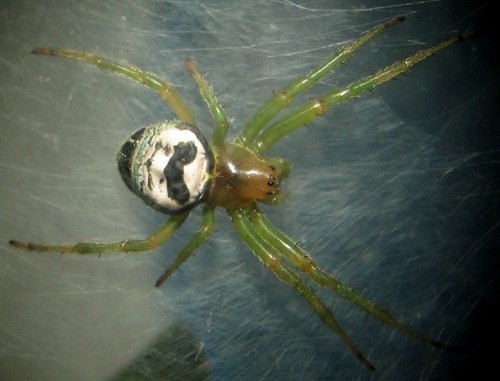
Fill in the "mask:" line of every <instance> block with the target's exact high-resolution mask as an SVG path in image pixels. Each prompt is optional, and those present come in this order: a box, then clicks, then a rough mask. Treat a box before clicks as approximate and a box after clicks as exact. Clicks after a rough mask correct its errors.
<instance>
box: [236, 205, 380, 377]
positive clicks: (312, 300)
mask: <svg viewBox="0 0 500 381" xmlns="http://www.w3.org/2000/svg"><path fill="white" fill-rule="evenodd" d="M228 214H229V215H230V217H231V220H232V222H233V225H234V227H235V229H236V230H237V232H238V233H239V234H240V236H241V237H242V238H243V240H244V241H245V242H246V244H247V245H248V247H249V248H250V249H251V250H252V251H253V252H254V253H255V255H256V256H257V258H258V259H259V260H260V261H261V262H262V263H263V264H264V265H265V266H266V267H268V268H269V269H270V270H271V271H272V272H273V273H274V274H275V275H276V276H277V277H278V279H280V280H281V281H283V282H284V283H286V284H288V285H289V286H291V287H293V288H294V289H296V290H297V291H298V292H299V293H300V294H301V295H302V297H303V298H304V299H305V300H306V301H307V302H308V303H309V304H310V306H311V307H312V308H313V310H314V311H315V312H316V314H317V315H318V316H319V317H320V318H321V320H322V321H323V322H324V323H325V324H326V325H328V327H330V328H331V329H332V330H333V331H335V332H336V333H337V335H339V337H340V338H341V339H342V340H343V341H344V343H345V344H346V345H347V346H348V347H349V348H350V349H351V351H352V352H353V353H354V354H355V355H356V357H357V358H358V359H359V361H361V363H363V365H364V366H366V367H367V368H368V369H370V370H375V367H374V366H373V365H372V364H371V363H370V362H369V361H368V359H367V358H366V357H365V355H363V353H362V352H361V350H360V349H359V348H358V347H357V346H356V344H354V343H353V342H352V340H351V339H350V338H349V336H347V334H346V333H345V331H344V330H343V329H342V327H341V326H340V325H339V324H338V322H337V320H336V319H335V317H334V315H333V312H332V311H331V310H330V309H329V308H328V307H327V306H325V304H324V303H323V302H322V301H321V300H320V299H319V298H318V296H317V295H316V294H315V293H314V291H313V290H312V289H311V288H310V287H309V286H308V285H307V284H306V283H305V282H304V281H303V280H302V279H301V278H300V277H299V276H298V275H297V274H296V273H295V272H294V271H293V270H291V269H290V268H289V267H287V266H286V265H285V264H284V263H283V261H282V260H281V258H280V255H281V253H280V251H279V250H278V249H277V248H276V247H275V246H274V245H273V243H272V242H269V241H268V240H266V238H265V237H263V236H262V235H260V234H259V232H258V231H257V230H256V228H255V225H254V223H253V222H252V221H250V218H249V216H248V215H247V214H246V212H245V210H244V209H236V210H233V211H228Z"/></svg>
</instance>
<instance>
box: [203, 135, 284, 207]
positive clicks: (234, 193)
mask: <svg viewBox="0 0 500 381" xmlns="http://www.w3.org/2000/svg"><path fill="white" fill-rule="evenodd" d="M283 177H284V176H282V170H281V168H279V167H277V166H276V165H275V164H274V163H273V162H272V161H270V160H266V159H263V158H259V157H258V156H257V155H255V154H254V153H253V152H251V151H249V150H248V149H246V148H244V147H241V146H239V145H237V144H226V145H224V146H223V147H221V148H218V150H217V155H216V168H215V178H214V179H213V183H212V187H211V189H210V191H209V194H208V198H207V202H208V203H209V204H211V205H215V206H221V207H224V208H226V209H236V208H240V207H243V206H245V205H247V204H249V203H250V202H252V201H255V200H257V201H267V200H269V199H271V198H273V197H274V196H276V195H277V193H278V188H279V186H280V183H281V180H282V178H283Z"/></svg>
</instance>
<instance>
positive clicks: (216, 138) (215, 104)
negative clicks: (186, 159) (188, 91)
mask: <svg viewBox="0 0 500 381" xmlns="http://www.w3.org/2000/svg"><path fill="white" fill-rule="evenodd" d="M186 66H187V68H188V70H189V72H190V73H191V75H192V76H193V78H194V80H195V81H196V84H197V85H198V88H199V90H200V94H201V97H202V98H203V99H204V100H205V102H206V104H207V106H208V109H209V110H210V113H211V114H212V116H213V118H214V119H215V122H216V123H217V125H216V126H215V130H214V132H213V134H212V143H214V144H215V145H219V144H222V143H224V139H225V138H226V135H227V130H228V129H229V122H228V120H227V116H226V113H225V112H224V110H223V109H222V106H221V104H220V103H219V101H218V100H217V97H216V96H215V93H214V91H213V89H212V86H211V85H210V84H209V83H208V82H207V81H206V80H205V78H203V76H202V75H201V73H200V72H199V71H198V69H197V68H196V65H195V64H194V62H193V61H192V60H190V59H188V60H186Z"/></svg>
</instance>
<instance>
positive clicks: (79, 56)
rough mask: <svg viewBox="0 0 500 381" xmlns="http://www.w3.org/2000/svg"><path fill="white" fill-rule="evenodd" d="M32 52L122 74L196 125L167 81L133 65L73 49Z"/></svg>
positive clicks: (189, 111) (176, 113) (182, 101)
mask: <svg viewBox="0 0 500 381" xmlns="http://www.w3.org/2000/svg"><path fill="white" fill-rule="evenodd" d="M31 53H32V54H44V55H48V56H55V57H66V58H71V59H75V60H80V61H85V62H87V63H90V64H92V65H95V66H97V67H98V68H100V69H104V70H109V71H112V72H114V73H118V74H122V75H124V76H125V77H127V78H130V79H132V80H134V81H136V82H139V83H140V84H142V85H144V86H146V87H149V88H150V89H153V90H155V91H156V92H158V93H159V94H160V96H161V97H162V99H163V100H164V101H165V102H166V103H167V104H168V105H169V106H170V108H171V109H172V111H173V112H174V113H175V115H176V116H177V118H179V119H180V120H182V121H184V122H186V123H189V124H192V125H193V126H196V120H195V118H194V116H193V113H192V112H191V110H190V109H189V107H188V105H187V104H186V102H185V101H184V100H183V99H182V97H181V96H180V95H179V94H178V93H177V90H176V89H175V88H174V87H173V86H172V85H170V84H169V83H167V82H164V81H163V80H161V79H160V78H158V77H157V76H156V75H154V74H151V73H148V72H146V71H143V70H140V69H137V68H135V67H133V66H128V65H123V64H121V63H118V62H115V61H112V60H108V59H107V58H103V57H100V56H97V55H95V54H89V53H80V52H76V51H73V50H56V49H47V48H37V49H33V50H32V51H31Z"/></svg>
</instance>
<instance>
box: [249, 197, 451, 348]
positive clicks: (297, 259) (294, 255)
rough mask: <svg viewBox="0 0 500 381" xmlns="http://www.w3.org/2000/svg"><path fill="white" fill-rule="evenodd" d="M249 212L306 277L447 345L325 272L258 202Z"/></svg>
mask: <svg viewBox="0 0 500 381" xmlns="http://www.w3.org/2000/svg"><path fill="white" fill-rule="evenodd" d="M245 211H246V213H247V215H248V217H249V219H250V221H251V222H252V224H253V226H254V229H255V230H256V231H257V232H258V234H259V235H260V236H261V237H263V238H264V239H265V240H266V241H268V242H269V243H271V244H272V245H273V246H274V247H275V248H276V249H277V250H278V251H279V252H280V254H281V255H282V256H283V257H284V258H286V259H287V260H288V261H289V262H290V263H291V264H293V265H294V266H295V267H297V268H298V269H299V270H300V271H301V272H302V273H304V274H305V275H306V276H308V277H310V278H311V279H312V280H314V281H315V282H316V283H317V284H318V285H320V286H322V287H325V288H328V289H330V290H333V291H334V292H336V293H337V294H338V295H340V296H342V297H343V298H345V299H347V300H348V301H350V302H352V303H354V304H355V305H356V306H357V307H359V308H360V309H362V310H364V311H365V312H367V313H369V314H370V315H372V316H374V317H376V318H377V319H379V320H380V321H381V322H382V323H386V324H389V325H391V326H393V327H394V328H397V329H398V330H400V331H402V332H404V333H405V334H407V335H408V336H410V337H413V338H416V339H418V340H421V341H423V342H425V343H427V344H431V345H433V346H435V347H438V348H443V347H447V345H446V344H443V343H441V342H439V341H436V340H434V339H431V338H429V337H427V336H425V335H422V334H421V333H419V332H417V331H415V330H413V329H412V328H410V327H408V326H406V325H404V324H401V323H400V322H399V321H397V320H396V318H394V317H393V316H392V315H391V314H390V313H389V312H388V311H386V310H384V309H383V308H380V307H379V306H377V305H376V304H374V303H373V302H371V301H370V300H368V299H366V298H364V297H363V296H361V295H360V294H359V293H357V292H356V291H354V290H353V289H352V288H349V287H346V286H344V285H343V284H342V283H341V282H340V281H339V280H337V279H335V278H334V277H333V276H332V275H330V274H327V273H325V272H324V271H323V270H321V269H320V268H319V267H318V266H317V264H316V263H314V261H313V260H312V259H311V257H310V256H309V254H308V253H307V252H306V251H305V250H303V249H301V248H300V247H299V246H297V245H296V243H295V242H293V241H292V240H291V239H290V238H289V237H287V236H286V235H285V234H284V233H283V232H281V231H280V230H279V229H277V228H276V227H275V226H274V225H272V224H271V222H270V221H269V220H268V219H267V218H266V216H265V215H264V214H263V213H262V212H261V211H260V209H259V208H258V206H257V205H256V204H251V205H249V206H248V207H246V208H245Z"/></svg>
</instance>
